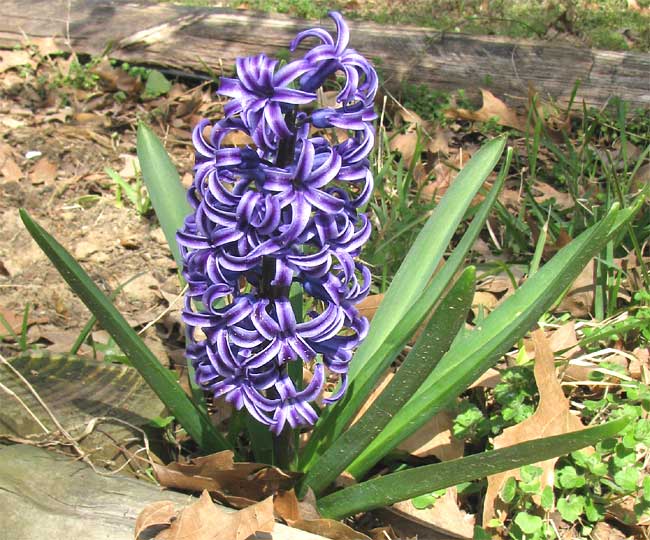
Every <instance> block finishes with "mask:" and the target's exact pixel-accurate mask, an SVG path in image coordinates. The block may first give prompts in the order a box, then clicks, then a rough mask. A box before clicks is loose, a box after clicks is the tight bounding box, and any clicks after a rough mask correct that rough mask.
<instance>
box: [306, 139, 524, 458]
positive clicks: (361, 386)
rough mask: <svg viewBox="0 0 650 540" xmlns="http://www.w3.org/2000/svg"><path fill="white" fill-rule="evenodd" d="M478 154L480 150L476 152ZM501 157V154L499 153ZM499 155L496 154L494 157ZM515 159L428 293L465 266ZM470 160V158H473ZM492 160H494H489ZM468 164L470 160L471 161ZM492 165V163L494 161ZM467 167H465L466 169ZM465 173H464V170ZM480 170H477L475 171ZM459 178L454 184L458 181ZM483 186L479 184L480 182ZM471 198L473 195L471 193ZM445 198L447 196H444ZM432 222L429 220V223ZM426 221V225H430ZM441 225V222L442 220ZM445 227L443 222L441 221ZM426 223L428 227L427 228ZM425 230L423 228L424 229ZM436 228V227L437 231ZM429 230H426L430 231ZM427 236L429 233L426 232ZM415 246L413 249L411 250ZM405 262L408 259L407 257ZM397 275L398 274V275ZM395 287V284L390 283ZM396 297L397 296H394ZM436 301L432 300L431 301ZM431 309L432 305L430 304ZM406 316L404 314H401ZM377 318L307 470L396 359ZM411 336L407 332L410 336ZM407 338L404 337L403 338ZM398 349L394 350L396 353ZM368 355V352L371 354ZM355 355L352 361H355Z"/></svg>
mask: <svg viewBox="0 0 650 540" xmlns="http://www.w3.org/2000/svg"><path fill="white" fill-rule="evenodd" d="M491 144H494V143H491ZM491 148H492V152H495V151H496V149H498V155H500V153H501V151H502V146H498V148H495V147H491ZM477 155H478V154H477ZM490 155H491V156H493V157H494V154H490ZM497 157H498V156H497ZM495 159H497V158H495ZM511 159H512V150H511V149H509V150H508V153H507V155H506V161H505V165H504V166H503V168H502V170H501V173H500V174H499V177H498V178H497V180H496V182H495V184H494V186H493V187H492V189H491V190H490V192H489V194H488V195H487V197H486V199H485V200H484V201H483V203H481V206H480V207H479V210H478V211H477V213H476V215H475V216H474V219H473V220H472V223H471V224H470V226H469V227H468V229H467V231H466V233H465V235H464V236H463V238H462V239H461V241H460V242H459V244H458V246H457V247H456V249H455V250H454V251H453V253H452V255H451V256H450V257H449V259H447V262H446V263H445V264H444V266H443V267H442V269H441V270H440V271H438V272H437V273H436V275H435V276H434V278H433V280H432V281H431V283H430V285H429V287H428V289H427V293H426V294H427V295H430V297H431V298H432V299H438V298H439V296H440V295H441V294H442V292H443V291H444V290H445V289H446V288H447V287H448V285H449V283H450V282H451V280H452V278H453V277H454V275H455V274H456V273H457V272H458V270H459V268H460V267H461V266H462V264H463V263H464V261H465V256H466V255H467V253H468V252H469V250H470V249H471V247H472V245H474V242H475V240H476V238H477V236H478V234H479V232H480V231H481V229H482V228H483V225H484V223H485V220H486V219H487V216H488V214H489V213H490V210H491V209H492V206H493V205H494V204H495V201H496V200H497V196H498V194H499V191H500V190H501V187H502V186H503V182H504V181H505V177H506V175H507V172H508V169H509V167H510V161H511ZM470 163H471V162H470ZM490 163H491V162H490ZM468 165H469V164H468ZM491 166H493V165H491ZM464 170H465V169H463V171H464ZM461 174H462V173H461ZM476 174H478V173H476ZM455 184H456V181H455V182H454V183H453V184H452V185H455ZM478 185H479V187H480V184H478ZM470 200H471V197H470ZM443 201H444V198H443ZM443 201H441V202H440V204H439V206H441V205H442V204H443ZM430 223H431V222H429V224H430ZM429 224H427V226H426V227H428V226H429ZM439 225H440V224H439ZM440 226H441V227H442V225H440ZM426 227H425V229H426ZM423 232H424V229H423ZM434 232H435V231H434ZM428 234H429V233H428V232H427V235H428ZM421 236H422V233H421V234H420V236H419V237H418V240H416V242H415V244H414V246H415V245H417V246H419V247H418V249H422V250H423V251H422V254H425V253H428V251H427V249H426V247H423V246H422V245H421V244H420V243H419V238H420V237H421ZM427 237H428V236H427ZM412 252H413V250H411V252H409V253H412ZM422 254H421V258H426V257H425V256H424V255H422ZM405 262H406V261H405ZM396 279H397V276H396ZM391 287H392V285H391ZM390 298H393V299H394V296H390V297H389V295H388V293H387V294H386V296H385V297H384V300H383V302H382V305H381V306H380V308H379V310H378V311H377V313H379V312H380V311H381V310H382V309H383V310H384V311H386V309H387V307H386V306H388V309H389V308H390V304H389V302H390V301H391V300H390ZM395 301H396V300H395ZM431 305H433V303H432V304H431ZM429 309H431V308H429ZM402 318H403V317H402ZM376 320H377V315H375V317H373V320H372V324H371V325H370V332H369V336H368V338H366V341H367V339H369V337H370V335H373V336H375V337H374V340H375V342H374V343H373V344H372V345H371V346H369V347H366V346H365V344H366V342H365V341H364V343H363V344H362V345H361V346H360V347H359V350H358V351H357V352H356V354H355V357H354V358H355V359H356V358H357V356H359V355H365V356H366V358H365V360H363V362H364V364H366V368H365V370H364V371H363V372H362V373H360V374H359V375H358V376H357V378H356V380H354V381H351V383H350V388H349V389H348V393H347V395H346V396H345V397H344V399H343V400H342V401H341V402H339V403H337V404H336V405H334V406H332V407H331V408H329V409H326V410H325V411H324V412H323V414H322V417H321V419H320V420H319V422H318V424H316V429H315V431H314V433H313V434H312V437H311V438H310V440H309V442H308V443H307V446H306V447H305V448H303V450H302V453H301V456H300V464H301V470H304V471H306V470H307V469H309V468H310V467H311V466H312V464H313V463H314V459H315V457H316V455H317V454H321V453H322V452H323V451H324V450H325V449H326V448H327V447H328V446H329V445H330V444H331V443H332V442H333V441H334V440H336V438H337V437H338V436H339V435H340V434H341V433H342V432H343V430H344V429H345V427H346V426H347V425H348V423H349V422H350V420H351V419H352V418H353V417H354V415H355V414H356V412H357V410H358V409H359V407H360V406H361V404H362V403H363V402H364V401H365V399H366V397H367V396H368V394H369V393H370V392H371V391H372V388H373V387H374V385H375V384H376V383H377V381H378V379H379V377H380V376H381V374H382V373H383V372H384V371H385V370H386V369H387V368H388V365H389V364H390V362H392V360H393V359H394V356H390V355H384V356H381V354H379V353H380V351H381V350H382V349H383V350H386V349H385V348H384V346H385V339H386V336H388V335H390V331H389V330H386V329H385V328H384V325H382V326H381V328H382V330H381V332H383V333H381V334H378V333H377V331H376V330H374V328H375V327H376V326H375V325H377V324H381V323H376V322H375V321H376ZM403 323H404V321H403V320H402V321H401V323H400V324H402V328H404V329H405V331H409V336H410V333H412V332H413V331H415V328H416V327H417V325H418V324H419V322H413V324H414V326H412V327H407V326H404V325H403ZM407 338H408V336H407ZM404 342H405V341H404ZM398 352H399V350H397V351H396V352H395V354H397V353H398ZM368 355H369V356H368ZM354 361H355V360H354V359H353V361H352V362H353V363H354Z"/></svg>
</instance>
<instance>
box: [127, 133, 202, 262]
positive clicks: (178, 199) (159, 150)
mask: <svg viewBox="0 0 650 540" xmlns="http://www.w3.org/2000/svg"><path fill="white" fill-rule="evenodd" d="M137 149H138V160H139V161H140V168H141V169H142V177H143V178H144V183H145V185H146V186H147V191H148V192H149V197H150V198H151V203H152V205H153V208H154V211H155V212H156V216H157V217H158V221H160V226H161V227H162V230H163V232H164V233H165V238H167V243H168V244H169V249H170V250H171V252H172V255H173V256H174V260H175V261H176V264H178V267H179V268H180V267H181V266H182V261H181V255H180V252H179V250H178V245H177V244H176V231H177V230H178V229H180V228H181V227H182V226H183V221H184V220H185V216H187V215H188V214H189V213H190V212H191V211H192V209H191V208H190V205H189V203H188V202H187V200H186V193H185V189H184V188H183V185H182V184H181V180H180V177H179V176H178V171H177V170H176V167H174V164H173V163H172V162H171V160H170V159H169V156H168V155H167V152H166V151H165V148H164V147H163V145H162V143H161V142H160V140H159V139H158V137H156V135H155V134H154V132H153V131H151V130H150V129H149V128H148V127H147V126H145V125H144V124H142V123H141V124H140V125H139V126H138V142H137Z"/></svg>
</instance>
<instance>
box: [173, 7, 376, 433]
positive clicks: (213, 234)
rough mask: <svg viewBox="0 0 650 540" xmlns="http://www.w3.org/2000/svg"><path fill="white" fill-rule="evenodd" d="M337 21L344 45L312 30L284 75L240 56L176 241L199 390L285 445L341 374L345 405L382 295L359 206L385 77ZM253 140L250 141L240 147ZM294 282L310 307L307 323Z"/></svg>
mask: <svg viewBox="0 0 650 540" xmlns="http://www.w3.org/2000/svg"><path fill="white" fill-rule="evenodd" d="M330 17H331V18H332V19H333V20H334V22H335V24H336V29H337V36H336V39H334V38H333V37H332V35H331V34H330V33H329V32H327V31H326V30H324V29H321V28H315V29H311V30H306V31H304V32H301V33H300V34H298V36H297V37H296V38H295V39H294V41H293V42H292V43H291V46H290V49H291V50H292V51H295V50H296V48H297V47H298V45H300V44H301V43H302V42H303V41H308V40H310V39H312V38H315V40H316V41H317V43H316V45H315V46H314V47H313V48H312V49H311V50H309V51H307V52H306V53H305V54H304V55H303V57H302V58H300V59H297V60H294V61H292V62H290V63H287V64H286V65H284V66H281V65H280V62H279V61H277V60H274V59H272V58H269V57H267V56H266V55H264V54H260V55H257V56H253V57H249V58H239V59H238V60H237V65H236V74H237V77H236V78H222V79H221V85H220V88H219V93H220V94H221V95H224V96H227V97H229V98H231V99H230V101H229V102H228V103H227V104H226V105H225V107H224V114H225V117H224V118H223V119H222V120H220V121H218V122H216V123H215V124H211V123H210V122H209V121H207V120H203V121H201V122H199V124H198V125H197V126H196V127H195V129H194V133H193V142H194V147H195V150H196V165H195V167H194V171H195V176H194V182H193V185H192V187H191V188H190V190H189V193H188V198H189V201H190V204H191V205H192V208H193V213H192V214H191V215H189V216H188V217H187V218H186V219H185V224H184V227H183V228H182V229H181V230H180V231H179V232H178V235H177V239H178V243H179V245H180V249H181V254H182V256H183V263H184V264H183V276H184V278H185V279H186V281H187V284H188V290H187V295H186V298H185V307H184V310H183V319H184V321H185V323H186V324H187V326H188V346H187V356H188V358H189V359H190V360H191V361H192V363H193V365H194V368H195V371H196V379H197V382H198V384H199V385H200V386H201V387H202V388H204V389H206V390H208V391H210V392H211V393H212V394H213V395H214V396H216V397H218V396H224V397H225V399H226V400H227V401H229V402H230V403H232V404H233V405H234V406H235V407H236V408H237V409H242V408H244V407H245V408H246V409H247V410H248V412H249V413H250V414H251V415H252V416H253V417H254V418H256V419H257V420H258V421H259V422H262V423H263V424H265V425H268V426H269V427H270V429H271V430H272V431H273V432H274V433H275V434H279V433H280V432H282V430H283V429H284V428H285V426H286V425H289V426H290V427H292V428H296V427H299V426H310V425H313V424H314V422H315V421H316V420H317V415H316V412H315V410H314V408H313V407H312V405H311V403H312V402H314V401H315V400H316V399H317V398H319V396H321V394H322V393H323V389H324V385H325V383H326V382H327V381H329V380H332V378H333V377H337V378H338V379H339V381H340V383H341V384H340V385H339V388H338V390H337V391H336V392H335V394H334V395H331V396H329V397H328V398H326V399H324V403H326V404H327V403H331V402H334V401H336V400H338V399H340V398H341V396H342V395H343V394H344V392H345V389H346V385H347V371H348V366H349V363H350V360H351V358H352V353H353V351H354V350H355V348H356V347H357V346H358V345H359V343H360V342H361V340H363V339H364V337H365V336H366V334H367V332H368V321H367V320H366V319H365V318H364V317H362V316H360V315H359V313H358V311H357V309H356V308H355V305H356V304H357V303H358V302H359V301H361V300H362V299H363V298H365V296H366V295H367V294H368V290H369V288H370V272H369V271H368V269H367V268H366V267H365V266H364V265H363V264H362V263H361V262H360V261H359V260H358V256H359V253H360V251H361V249H362V247H363V245H364V244H365V243H366V241H367V240H368V238H369V236H370V222H369V220H368V218H367V217H366V216H365V215H364V214H363V213H362V211H361V209H362V208H363V207H364V206H365V205H366V203H367V202H368V200H369V197H370V194H371V191H372V187H373V179H372V175H371V173H370V165H369V161H368V155H369V153H370V151H371V150H372V147H373V145H374V129H373V126H372V121H373V120H374V119H375V118H376V114H375V112H374V109H373V100H374V98H375V94H376V92H377V75H376V73H375V70H374V69H373V67H372V66H371V64H370V63H369V62H368V61H367V60H366V59H365V58H363V56H361V55H360V54H359V53H357V52H356V51H354V50H353V49H349V48H348V42H349V37H350V36H349V31H348V27H347V25H346V24H345V22H344V20H343V18H342V17H341V15H340V14H338V13H330ZM312 40H313V39H312ZM335 74H342V76H343V77H342V81H343V82H342V85H341V88H340V91H339V92H338V93H337V96H336V102H337V105H336V106H335V107H319V105H318V98H317V91H318V90H319V89H320V88H322V87H323V85H324V84H325V82H326V81H327V80H328V79H330V78H332V76H333V75H335ZM242 139H244V140H248V141H249V143H248V144H241V143H240V144H238V145H235V144H232V143H231V141H236V140H238V141H241V140H242ZM294 284H298V285H300V286H301V288H302V291H303V300H304V305H305V306H307V308H308V310H307V313H306V314H305V317H304V320H302V321H300V322H299V321H297V320H296V316H295V314H294V311H293V309H292V306H291V303H290V301H289V292H290V289H291V286H292V285H294ZM297 361H302V362H304V363H305V364H306V365H309V366H311V371H312V372H313V376H312V378H311V381H310V382H309V383H308V384H307V386H306V387H305V388H299V387H296V383H295V381H292V380H291V378H290V377H289V372H288V367H289V365H290V364H291V362H297Z"/></svg>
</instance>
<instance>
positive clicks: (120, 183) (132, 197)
mask: <svg viewBox="0 0 650 540" xmlns="http://www.w3.org/2000/svg"><path fill="white" fill-rule="evenodd" d="M104 172H105V173H106V174H107V175H108V176H110V177H111V180H113V182H115V184H116V186H117V187H118V188H119V189H121V190H122V191H123V192H124V194H125V195H126V196H127V198H128V199H129V201H131V204H132V205H133V206H135V207H137V206H138V195H137V193H136V191H135V189H133V187H132V186H131V184H129V183H128V182H127V181H126V180H124V178H122V177H121V176H120V175H119V173H118V172H117V171H115V170H113V169H111V168H110V167H104ZM120 200H121V199H120Z"/></svg>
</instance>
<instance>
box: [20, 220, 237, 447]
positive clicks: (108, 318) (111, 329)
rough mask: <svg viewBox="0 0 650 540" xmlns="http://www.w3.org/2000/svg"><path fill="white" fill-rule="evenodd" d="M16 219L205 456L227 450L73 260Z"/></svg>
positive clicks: (34, 226) (51, 240)
mask: <svg viewBox="0 0 650 540" xmlns="http://www.w3.org/2000/svg"><path fill="white" fill-rule="evenodd" d="M20 217H21V219H22V220H23V223H24V224H25V227H26V228H27V230H28V231H29V233H30V234H31V235H32V237H33V238H34V240H36V243H37V244H38V245H39V246H40V248H41V249H42V250H43V251H44V252H45V254H46V255H47V256H48V257H49V259H50V260H51V261H52V263H53V264H54V266H55V267H56V269H57V270H58V271H59V273H60V274H61V276H62V277H63V279H65V281H66V282H67V283H68V285H69V286H70V287H71V288H72V290H73V291H74V292H75V293H77V294H78V295H79V298H81V300H82V301H83V303H84V304H86V306H87V307H88V309H89V310H90V311H91V312H92V313H93V315H95V317H97V320H98V321H99V323H100V324H101V325H102V327H103V328H104V329H106V330H107V331H108V333H109V334H110V335H111V336H112V337H113V339H114V340H115V342H116V343H117V344H118V345H119V347H120V349H122V351H123V352H124V354H125V355H126V356H127V357H128V358H129V360H130V361H131V363H132V364H133V366H134V367H135V368H136V369H137V370H138V372H139V373H140V375H142V377H143V378H144V380H145V381H147V383H148V384H149V386H151V388H152V389H153V391H154V392H155V393H156V394H157V395H158V397H159V398H160V400H161V401H162V402H163V403H164V404H165V406H166V407H167V408H168V409H169V412H170V413H171V414H172V415H174V416H175V417H176V419H177V420H178V422H179V423H180V424H181V426H183V428H184V429H185V431H187V433H188V434H189V435H190V437H192V438H193V439H194V440H195V441H196V443H197V444H198V445H199V446H200V447H201V448H202V449H203V450H204V451H206V452H215V451H218V450H224V449H226V448H228V447H229V445H228V443H227V442H226V440H225V439H224V438H223V437H222V436H221V434H219V432H218V431H217V430H216V429H215V428H214V426H213V425H212V423H211V422H210V419H209V418H208V416H207V415H206V414H205V413H203V412H202V411H200V410H199V409H198V408H197V407H196V406H195V405H194V403H192V401H191V400H190V399H189V398H188V397H187V395H186V394H185V392H184V391H183V389H182V388H181V387H180V385H179V384H178V382H177V381H176V379H175V377H174V375H173V374H172V372H171V371H170V370H168V369H166V368H165V367H163V366H162V365H161V364H160V362H159V361H158V359H157V358H156V357H155V356H154V355H153V353H152V352H151V351H150V350H149V349H148V348H147V346H146V345H145V344H144V342H143V341H142V340H141V339H140V337H139V336H138V335H137V333H136V332H135V331H134V330H133V329H132V328H131V327H130V326H129V324H128V323H127V322H126V320H125V319H124V317H123V316H122V315H121V314H120V312H119V311H117V309H116V308H115V306H113V304H112V303H111V302H110V300H109V299H108V298H106V296H105V295H104V293H102V292H101V291H100V290H99V288H98V287H97V285H95V283H93V281H92V280H91V279H90V277H89V276H88V274H86V272H85V271H84V269H83V268H82V267H81V266H80V265H79V263H77V261H75V260H74V258H73V257H72V256H71V255H70V254H69V253H68V252H67V251H66V250H65V248H64V247H63V246H61V244H59V243H58V242H57V241H56V240H55V239H54V238H53V237H52V236H51V235H50V234H48V233H47V232H46V231H45V230H44V229H43V228H42V227H41V226H40V225H39V224H38V223H36V222H35V221H34V220H33V219H32V218H31V217H30V215H29V214H28V213H27V212H26V211H25V210H24V209H21V210H20Z"/></svg>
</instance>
